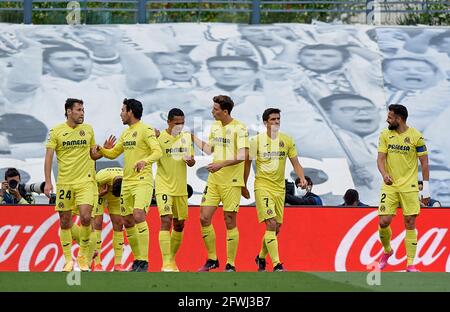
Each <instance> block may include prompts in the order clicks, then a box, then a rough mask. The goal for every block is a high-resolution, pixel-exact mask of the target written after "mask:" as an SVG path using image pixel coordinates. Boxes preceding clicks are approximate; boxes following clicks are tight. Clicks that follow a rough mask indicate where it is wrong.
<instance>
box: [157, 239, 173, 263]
mask: <svg viewBox="0 0 450 312" xmlns="http://www.w3.org/2000/svg"><path fill="white" fill-rule="evenodd" d="M159 248H160V249H161V255H162V261H163V267H167V266H169V265H170V262H171V261H172V257H171V255H170V232H169V231H159Z"/></svg>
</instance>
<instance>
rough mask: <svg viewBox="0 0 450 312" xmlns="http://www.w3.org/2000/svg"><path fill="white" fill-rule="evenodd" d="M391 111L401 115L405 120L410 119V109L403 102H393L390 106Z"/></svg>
mask: <svg viewBox="0 0 450 312" xmlns="http://www.w3.org/2000/svg"><path fill="white" fill-rule="evenodd" d="M388 109H389V111H390V112H394V114H395V115H397V116H400V117H401V118H402V119H403V120H404V121H406V119H408V110H407V109H406V107H405V106H403V105H401V104H391V105H389V107H388Z"/></svg>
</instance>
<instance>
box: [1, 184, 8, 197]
mask: <svg viewBox="0 0 450 312" xmlns="http://www.w3.org/2000/svg"><path fill="white" fill-rule="evenodd" d="M7 189H8V182H6V181H3V182H2V188H1V189H0V194H2V195H3V194H5V192H6V190H7Z"/></svg>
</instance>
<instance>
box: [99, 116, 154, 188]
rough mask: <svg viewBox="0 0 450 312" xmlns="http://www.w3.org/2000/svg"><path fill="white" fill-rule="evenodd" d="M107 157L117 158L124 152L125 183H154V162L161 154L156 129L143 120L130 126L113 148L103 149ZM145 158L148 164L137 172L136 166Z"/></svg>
mask: <svg viewBox="0 0 450 312" xmlns="http://www.w3.org/2000/svg"><path fill="white" fill-rule="evenodd" d="M101 153H102V154H103V155H104V156H105V157H107V158H112V159H114V158H116V157H117V156H119V155H120V154H122V153H124V168H123V184H125V185H135V184H138V183H140V182H148V183H151V184H153V174H152V165H151V163H152V162H155V161H157V160H158V159H159V158H160V157H161V156H162V152H161V147H160V146H159V143H158V141H157V140H156V135H155V130H154V129H153V128H151V127H149V126H148V125H146V124H143V123H142V122H140V121H139V122H137V123H135V124H134V125H132V126H130V127H128V129H126V130H125V131H124V132H123V133H122V135H121V136H120V138H119V140H118V141H117V143H116V145H115V146H114V147H113V148H112V149H109V150H108V149H104V148H102V149H101ZM141 160H144V161H146V162H147V165H146V166H145V167H144V169H143V170H141V171H140V172H137V171H136V170H135V169H134V166H135V165H136V163H138V162H139V161H141Z"/></svg>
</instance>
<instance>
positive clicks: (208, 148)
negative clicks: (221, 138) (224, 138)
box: [191, 134, 214, 155]
mask: <svg viewBox="0 0 450 312" xmlns="http://www.w3.org/2000/svg"><path fill="white" fill-rule="evenodd" d="M191 137H192V142H194V144H195V145H197V147H198V148H199V149H200V150H201V151H202V152H205V153H206V154H207V155H211V154H212V153H213V152H214V146H211V145H209V144H208V143H206V142H205V141H203V140H201V139H199V138H198V137H197V136H196V135H195V134H191Z"/></svg>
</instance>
